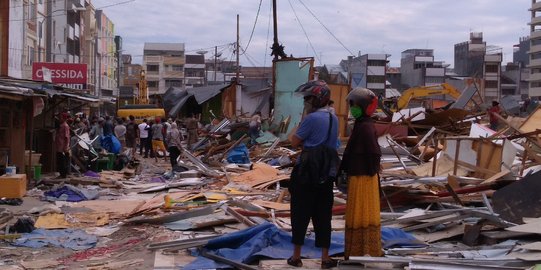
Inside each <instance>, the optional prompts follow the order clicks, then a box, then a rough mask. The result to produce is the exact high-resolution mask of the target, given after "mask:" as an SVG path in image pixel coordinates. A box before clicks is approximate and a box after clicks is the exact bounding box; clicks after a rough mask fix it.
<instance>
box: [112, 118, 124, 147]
mask: <svg viewBox="0 0 541 270" xmlns="http://www.w3.org/2000/svg"><path fill="white" fill-rule="evenodd" d="M114 133H115V137H116V138H117V139H118V141H120V145H121V148H120V152H121V153H122V152H124V148H125V147H126V126H125V125H124V120H122V119H118V122H117V125H116V126H115V128H114Z"/></svg>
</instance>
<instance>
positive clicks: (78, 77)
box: [32, 63, 87, 90]
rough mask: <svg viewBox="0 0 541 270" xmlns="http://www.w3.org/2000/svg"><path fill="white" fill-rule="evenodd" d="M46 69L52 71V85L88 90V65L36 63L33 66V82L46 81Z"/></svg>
mask: <svg viewBox="0 0 541 270" xmlns="http://www.w3.org/2000/svg"><path fill="white" fill-rule="evenodd" d="M44 68H45V70H47V69H48V70H49V71H50V73H51V81H52V83H54V84H60V85H62V86H64V87H68V88H73V89H81V90H82V89H86V80H87V76H86V75H87V66H86V64H71V63H34V64H32V80H36V81H44V80H45V79H44V76H43V75H44V74H43V71H44Z"/></svg>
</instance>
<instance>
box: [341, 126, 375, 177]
mask: <svg viewBox="0 0 541 270" xmlns="http://www.w3.org/2000/svg"><path fill="white" fill-rule="evenodd" d="M380 161H381V149H380V147H379V144H378V138H377V135H376V128H375V127H374V120H372V119H370V118H368V117H361V118H360V119H357V120H355V125H354V126H353V131H352V134H351V136H350V137H349V141H348V143H347V146H346V149H345V150H344V155H343V157H342V163H341V165H340V170H343V171H345V172H346V173H347V174H348V175H355V176H357V175H369V176H372V175H375V174H376V173H378V172H379V169H380Z"/></svg>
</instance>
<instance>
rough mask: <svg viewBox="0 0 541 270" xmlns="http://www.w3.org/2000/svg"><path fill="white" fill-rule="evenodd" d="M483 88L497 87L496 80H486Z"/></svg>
mask: <svg viewBox="0 0 541 270" xmlns="http://www.w3.org/2000/svg"><path fill="white" fill-rule="evenodd" d="M485 88H498V81H486V82H485Z"/></svg>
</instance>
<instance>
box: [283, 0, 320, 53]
mask: <svg viewBox="0 0 541 270" xmlns="http://www.w3.org/2000/svg"><path fill="white" fill-rule="evenodd" d="M287 1H288V2H289V6H291V10H293V14H295V18H297V22H299V25H300V26H301V29H302V32H303V33H304V36H305V37H306V39H307V40H308V44H310V47H311V48H312V51H314V55H315V57H316V58H317V60H318V61H319V63H321V59H320V58H319V57H318V55H317V52H316V49H314V45H312V41H311V40H310V38H309V37H308V34H307V33H306V30H305V29H304V26H303V25H302V23H301V20H300V19H299V16H297V12H296V11H295V8H293V5H292V4H291V0H287ZM321 64H323V63H321Z"/></svg>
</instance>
